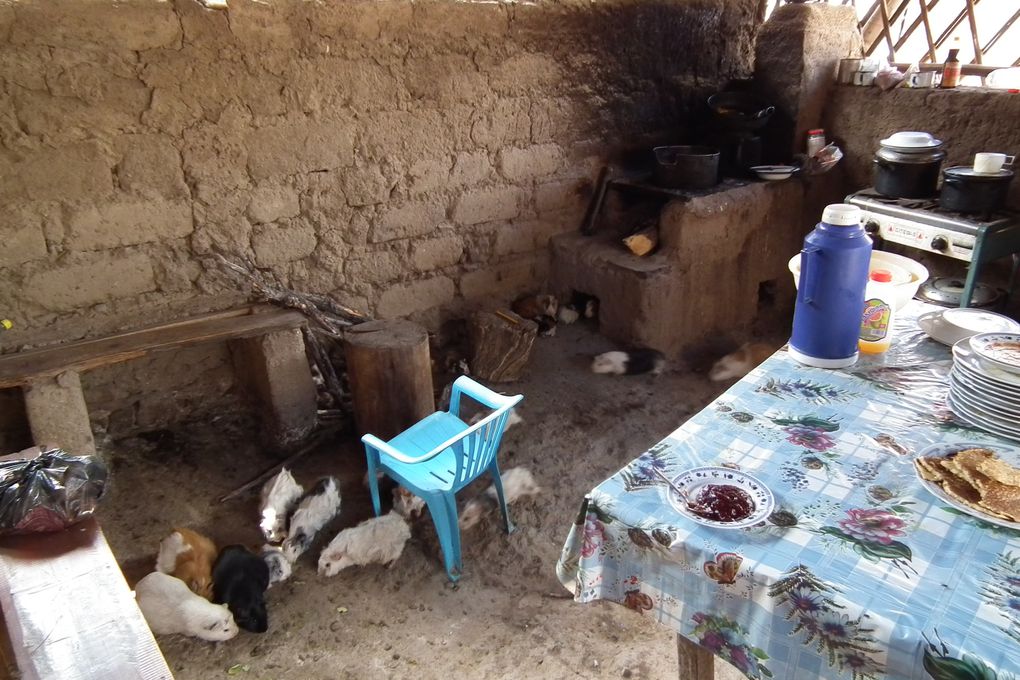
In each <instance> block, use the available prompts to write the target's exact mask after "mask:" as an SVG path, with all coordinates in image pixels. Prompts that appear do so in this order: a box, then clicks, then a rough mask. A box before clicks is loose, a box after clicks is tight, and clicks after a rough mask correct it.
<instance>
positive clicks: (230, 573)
mask: <svg viewBox="0 0 1020 680" xmlns="http://www.w3.org/2000/svg"><path fill="white" fill-rule="evenodd" d="M212 576H213V602H216V603H217V604H225V605H227V608H228V609H230V613H231V614H233V615H234V621H235V622H236V623H237V625H238V626H239V627H241V628H243V629H244V630H247V631H250V632H252V633H265V632H266V630H267V629H268V628H269V616H268V615H267V614H266V601H265V593H266V588H268V587H269V567H268V566H267V565H266V563H265V561H264V560H263V559H262V558H261V557H259V556H258V555H256V554H255V553H253V552H252V551H250V550H248V549H247V548H245V547H244V546H241V545H228V546H227V547H226V548H224V549H223V550H221V551H220V554H219V556H218V557H217V558H216V564H214V565H213V573H212Z"/></svg>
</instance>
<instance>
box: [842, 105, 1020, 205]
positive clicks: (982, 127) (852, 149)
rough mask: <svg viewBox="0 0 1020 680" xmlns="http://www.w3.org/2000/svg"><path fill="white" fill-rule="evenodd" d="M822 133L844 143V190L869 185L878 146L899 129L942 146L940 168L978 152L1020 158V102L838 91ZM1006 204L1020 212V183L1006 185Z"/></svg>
mask: <svg viewBox="0 0 1020 680" xmlns="http://www.w3.org/2000/svg"><path fill="white" fill-rule="evenodd" d="M825 118H826V124H825V128H826V132H829V133H830V134H831V135H833V136H834V137H835V138H836V139H837V140H839V141H841V142H842V148H843V152H844V153H845V154H846V156H845V158H844V160H843V164H844V165H845V168H844V169H845V171H846V173H847V178H848V181H849V184H848V188H849V190H851V191H856V190H857V189H861V188H863V187H866V186H871V185H872V178H871V171H872V160H873V159H874V157H875V152H876V151H877V150H878V146H879V144H878V143H879V141H880V140H882V139H885V138H886V137H888V136H889V135H890V134H892V133H893V132H897V131H899V130H923V131H925V132H930V133H932V134H933V135H935V136H936V137H937V138H938V139H941V140H942V141H943V142H945V144H946V147H945V148H946V153H947V154H948V157H947V158H946V161H945V163H943V166H942V167H948V166H950V165H970V164H971V163H973V161H974V154H975V153H977V152H979V151H998V152H1002V153H1006V154H1010V155H1013V154H1016V153H1020V125H1018V124H1017V121H1020V97H1018V96H1017V95H1015V94H1010V93H1009V92H1003V91H996V90H984V89H979V88H970V87H961V88H957V89H954V90H932V89H902V88H898V89H896V90H893V91H891V92H881V91H880V90H879V89H878V88H875V87H852V86H842V87H836V88H834V89H833V91H832V98H831V100H830V101H829V103H828V106H827V107H826V112H825ZM1009 205H1011V206H1012V207H1014V208H1020V182H1016V181H1014V182H1013V183H1012V184H1011V186H1010V194H1009Z"/></svg>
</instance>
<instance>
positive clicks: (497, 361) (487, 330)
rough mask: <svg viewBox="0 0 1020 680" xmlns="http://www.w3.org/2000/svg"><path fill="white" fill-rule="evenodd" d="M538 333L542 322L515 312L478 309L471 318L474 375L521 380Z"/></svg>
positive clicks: (503, 379)
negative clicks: (531, 319) (482, 310)
mask: <svg viewBox="0 0 1020 680" xmlns="http://www.w3.org/2000/svg"><path fill="white" fill-rule="evenodd" d="M537 335H538V324H536V323H535V322H534V321H529V320H527V319H525V318H523V317H520V316H518V315H516V314H514V313H513V312H509V311H502V310H501V311H499V312H475V313H474V314H472V315H471V317H470V319H469V320H468V337H469V338H470V342H471V362H470V367H471V374H472V375H474V376H476V377H479V378H481V379H482V380H489V381H492V382H510V381H513V380H519V379H520V377H521V373H522V372H523V371H524V367H525V366H527V365H528V359H529V358H530V357H531V348H532V346H533V345H534V344H535V337H536V336H537Z"/></svg>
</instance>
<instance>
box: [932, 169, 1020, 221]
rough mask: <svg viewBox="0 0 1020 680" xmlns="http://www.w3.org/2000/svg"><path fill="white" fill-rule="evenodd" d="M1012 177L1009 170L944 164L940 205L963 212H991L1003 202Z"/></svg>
mask: <svg viewBox="0 0 1020 680" xmlns="http://www.w3.org/2000/svg"><path fill="white" fill-rule="evenodd" d="M1012 181H1013V171H1012V170H1005V169H1003V170H999V171H998V172H995V173H978V172H974V168H972V167H970V166H966V165H962V166H956V167H952V168H946V170H945V172H943V173H942V193H941V194H939V205H941V206H942V207H943V208H945V209H946V210H955V211H957V212H963V213H985V214H988V213H993V212H995V211H996V210H998V209H999V208H1001V207H1002V206H1003V205H1005V203H1006V193H1007V192H1008V191H1009V183H1010V182H1012Z"/></svg>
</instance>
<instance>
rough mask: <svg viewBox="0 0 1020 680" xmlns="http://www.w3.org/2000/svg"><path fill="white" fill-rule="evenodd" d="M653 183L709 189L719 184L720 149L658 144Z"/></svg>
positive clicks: (680, 187) (675, 187)
mask: <svg viewBox="0 0 1020 680" xmlns="http://www.w3.org/2000/svg"><path fill="white" fill-rule="evenodd" d="M654 151H655V183H656V184H658V185H659V186H661V187H668V188H670V189H708V188H709V187H714V186H715V185H716V184H718V183H719V149H716V148H715V147H711V146H657V147H655V149H654Z"/></svg>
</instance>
